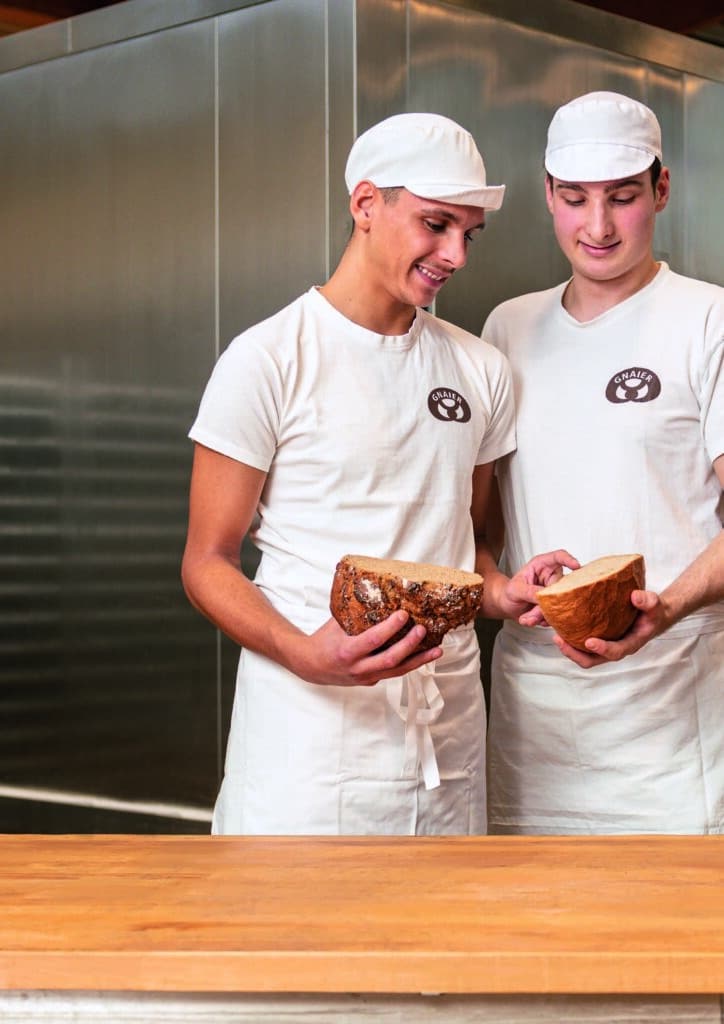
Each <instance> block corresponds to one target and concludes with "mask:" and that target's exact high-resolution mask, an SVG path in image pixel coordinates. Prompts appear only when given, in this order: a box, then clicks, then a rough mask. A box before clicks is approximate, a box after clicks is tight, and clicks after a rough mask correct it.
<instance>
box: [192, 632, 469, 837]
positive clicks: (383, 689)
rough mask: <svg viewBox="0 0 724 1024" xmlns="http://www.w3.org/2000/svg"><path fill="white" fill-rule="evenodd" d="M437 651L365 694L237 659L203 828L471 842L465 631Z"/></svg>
mask: <svg viewBox="0 0 724 1024" xmlns="http://www.w3.org/2000/svg"><path fill="white" fill-rule="evenodd" d="M444 650H445V653H444V655H443V656H442V658H440V659H439V660H438V661H437V662H435V663H434V665H433V666H424V667H423V669H421V670H418V671H417V672H414V673H411V674H410V675H409V676H405V677H404V678H403V679H392V680H388V681H385V682H380V683H377V685H376V686H372V687H363V686H355V687H341V686H318V685H315V684H312V683H305V682H303V681H301V680H299V679H298V678H297V677H296V676H294V675H292V674H291V673H289V672H287V671H286V670H285V669H283V668H281V667H280V666H278V665H276V664H274V663H273V662H271V661H269V660H268V659H266V658H263V657H260V656H259V655H256V654H253V653H252V652H249V651H242V655H241V659H240V662H239V672H238V676H237V689H236V699H235V702H234V712H233V716H232V722H231V730H230V734H229V742H228V747H227V754H226V769H225V775H224V780H223V783H222V786H221V790H220V792H219V797H218V800H217V802H216V807H215V810H214V819H213V825H212V831H213V832H214V833H215V834H232V835H243V834H246V835H252V834H253V835H275V834H276V835H279V834H297V835H299V834H308V835H310V834H311V835H324V834H327V835H362V834H367V835H374V834H378V835H443V834H444V835H455V834H463V835H466V834H483V833H484V832H485V830H486V812H485V704H484V699H483V690H482V685H481V683H480V658H479V649H478V642H477V637H476V635H475V631H474V630H473V629H472V628H471V627H467V628H463V629H460V630H456V631H455V632H453V633H450V634H448V636H447V637H446V639H445V643H444ZM428 668H432V669H433V670H434V671H432V672H430V671H428ZM438 779H439V781H438Z"/></svg>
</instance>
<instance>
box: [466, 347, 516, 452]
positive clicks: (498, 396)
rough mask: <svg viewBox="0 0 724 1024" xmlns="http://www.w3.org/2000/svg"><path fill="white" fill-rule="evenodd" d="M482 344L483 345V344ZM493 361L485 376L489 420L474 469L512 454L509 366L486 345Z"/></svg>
mask: <svg viewBox="0 0 724 1024" xmlns="http://www.w3.org/2000/svg"><path fill="white" fill-rule="evenodd" d="M483 344H486V343H485V342H483ZM486 348H487V349H488V352H489V353H490V355H491V356H492V357H493V358H491V359H490V360H489V369H488V373H487V374H486V376H487V380H488V387H489V402H490V420H489V423H488V429H487V430H486V431H485V436H484V437H483V440H482V443H481V445H480V450H479V451H478V457H477V459H476V460H475V464H476V465H478V466H481V465H483V464H484V463H486V462H494V461H495V460H496V459H499V458H502V456H503V455H507V454H508V453H509V452H512V451H514V450H515V447H516V439H515V398H514V395H513V380H512V374H511V370H510V364H509V363H508V360H507V359H506V358H505V356H504V355H503V354H502V353H501V352H498V351H497V349H494V348H492V346H489V345H486Z"/></svg>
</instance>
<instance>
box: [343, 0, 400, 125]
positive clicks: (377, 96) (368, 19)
mask: <svg viewBox="0 0 724 1024" xmlns="http://www.w3.org/2000/svg"><path fill="white" fill-rule="evenodd" d="M408 6H409V5H408V4H406V3H400V2H399V0H364V2H363V3H358V5H357V126H356V127H357V131H356V134H361V133H362V132H363V131H365V130H366V129H367V128H369V127H371V125H373V124H375V123H376V122H377V121H381V120H383V118H385V117H390V115H392V114H397V113H399V112H400V111H401V110H405V109H407V110H409V109H411V108H410V107H408V106H407V71H408V52H407V44H408V30H407V11H408Z"/></svg>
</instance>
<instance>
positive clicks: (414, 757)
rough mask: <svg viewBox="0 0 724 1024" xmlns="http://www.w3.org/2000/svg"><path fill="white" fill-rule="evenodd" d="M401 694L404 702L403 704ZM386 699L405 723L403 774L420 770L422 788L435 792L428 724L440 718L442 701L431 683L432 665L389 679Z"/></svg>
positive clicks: (437, 781) (436, 774) (437, 780)
mask: <svg viewBox="0 0 724 1024" xmlns="http://www.w3.org/2000/svg"><path fill="white" fill-rule="evenodd" d="M405 694H406V696H407V701H406V703H403V696H404V695H405ZM387 700H388V701H389V704H390V706H391V707H392V709H393V711H395V712H396V714H397V715H398V716H399V717H400V718H401V719H402V721H403V722H404V723H405V763H404V765H403V768H402V771H403V773H408V772H415V773H417V772H419V770H420V769H422V778H423V781H424V783H425V789H436V788H437V786H439V785H440V772H439V770H438V766H437V757H436V756H435V746H434V744H433V742H432V734H431V732H430V725H431V724H432V723H433V722H435V721H437V719H438V718H439V717H440V714H441V712H442V709H443V707H444V706H445V701H444V700H443V699H442V694H441V693H440V691H439V690H438V688H437V684H436V683H435V667H434V662H433V663H428V664H427V665H423V666H422V667H421V668H418V669H416V670H415V671H414V672H409V673H408V674H407V675H406V676H402V677H401V678H399V679H393V680H391V681H390V683H388V686H387Z"/></svg>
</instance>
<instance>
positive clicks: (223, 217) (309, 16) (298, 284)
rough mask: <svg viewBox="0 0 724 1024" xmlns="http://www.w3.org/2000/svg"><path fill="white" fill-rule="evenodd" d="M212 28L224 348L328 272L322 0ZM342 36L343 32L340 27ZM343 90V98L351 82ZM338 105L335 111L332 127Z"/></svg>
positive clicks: (225, 657) (262, 10) (295, 1)
mask: <svg viewBox="0 0 724 1024" xmlns="http://www.w3.org/2000/svg"><path fill="white" fill-rule="evenodd" d="M345 6H346V7H347V8H348V14H349V15H351V11H350V10H349V5H345ZM218 25H219V86H218V90H219V158H218V159H219V172H218V174H219V206H218V230H219V243H218V244H219V267H220V272H219V280H220V292H219V296H220V298H219V302H220V310H219V324H220V330H219V347H220V349H221V350H223V349H224V348H225V347H226V346H227V345H228V343H229V342H230V341H231V339H232V338H233V337H234V336H235V335H237V334H238V333H240V332H241V331H242V330H244V329H245V328H246V327H249V326H250V325H251V324H254V323H257V322H258V321H260V320H262V319H264V318H265V317H267V316H269V315H271V314H272V313H274V312H276V311H277V310H278V309H280V308H282V307H283V306H285V305H286V304H287V303H289V302H291V301H292V300H293V299H295V298H296V297H297V296H298V295H300V294H301V293H302V292H304V291H306V289H307V288H309V287H310V286H311V285H313V284H321V283H322V282H323V281H324V280H325V278H326V276H327V273H328V269H329V249H330V221H329V215H328V202H329V189H328V152H327V136H328V129H329V124H328V112H329V105H328V87H329V83H328V79H327V29H328V24H327V4H326V3H325V2H324V0H278V2H275V3H273V4H267V5H264V6H261V7H252V8H249V9H247V10H240V11H238V12H235V13H233V14H228V15H225V16H224V17H222V18H220V19H219V22H218ZM335 28H336V32H337V36H336V38H338V39H339V38H340V36H339V33H340V32H341V33H342V37H341V38H342V40H344V39H345V28H344V25H343V24H340V23H339V21H337V22H336V24H335ZM346 38H347V39H348V40H349V39H351V30H350V29H347V34H346ZM346 90H347V93H348V94H349V93H350V91H351V90H350V86H349V83H347V84H346ZM342 102H344V101H342ZM343 109H344V108H342V109H341V110H340V109H338V110H337V112H336V114H335V117H336V127H337V129H339V126H340V125H339V121H340V115H342V116H343V113H342V112H343ZM347 115H348V116H350V115H351V109H348V111H347ZM348 130H349V129H348ZM338 145H339V143H338ZM336 194H337V195H338V194H339V193H338V192H336ZM209 369H211V365H209ZM257 562H258V553H257V552H256V551H255V550H254V549H253V548H252V546H251V545H250V544H249V543H248V542H246V543H245V544H244V548H243V551H242V563H243V566H244V568H245V571H246V572H247V573H248V574H250V575H253V572H254V570H255V567H256V564H257ZM237 660H238V650H237V649H236V648H235V647H234V646H233V645H232V644H230V643H228V642H226V641H224V642H223V644H222V645H221V664H220V678H221V731H222V734H223V735H224V737H225V736H226V732H227V728H228V721H229V716H230V713H231V703H232V699H233V690H234V680H235V672H236V662H237Z"/></svg>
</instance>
